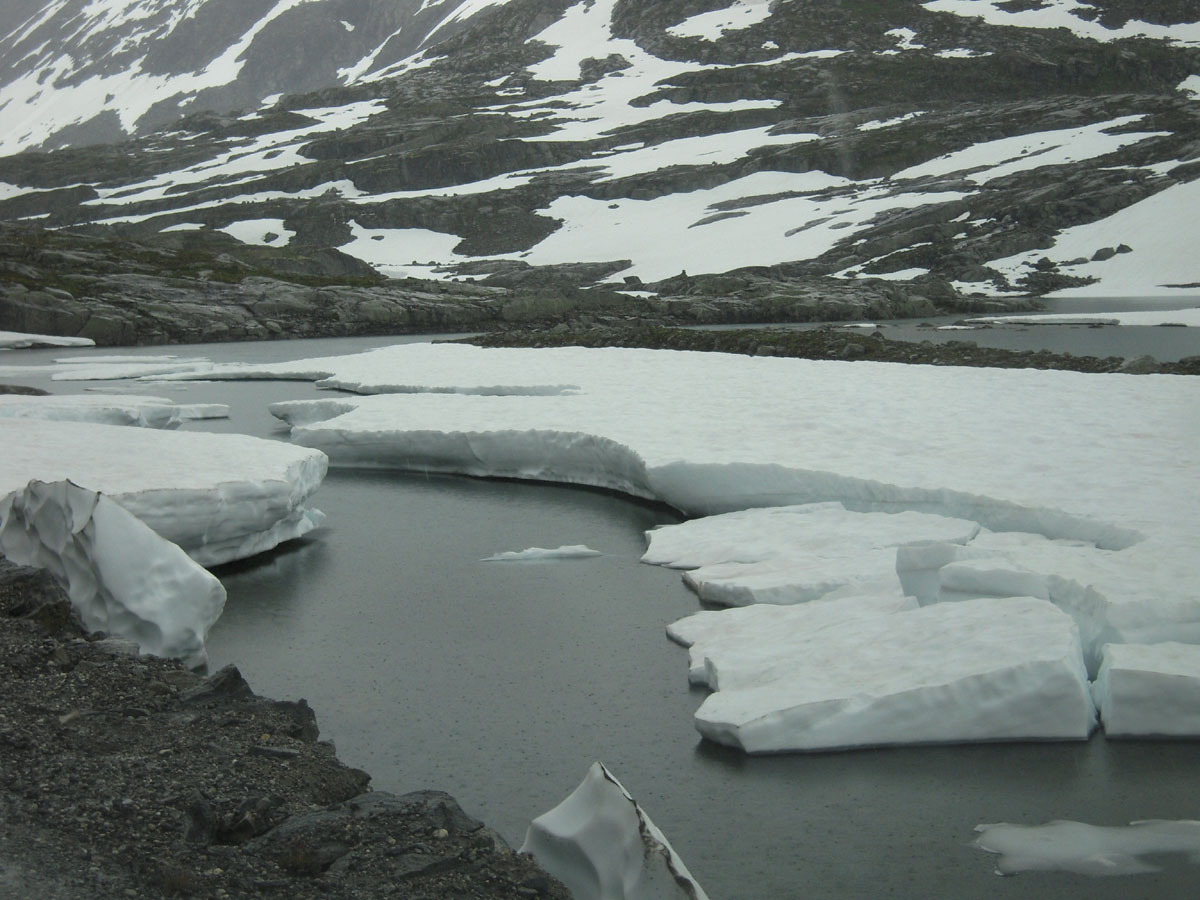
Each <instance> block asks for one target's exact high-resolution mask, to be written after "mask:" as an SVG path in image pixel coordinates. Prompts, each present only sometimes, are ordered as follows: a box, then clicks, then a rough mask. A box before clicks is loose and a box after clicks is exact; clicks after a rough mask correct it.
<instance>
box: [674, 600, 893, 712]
mask: <svg viewBox="0 0 1200 900" xmlns="http://www.w3.org/2000/svg"><path fill="white" fill-rule="evenodd" d="M916 608H917V601H916V600H915V599H914V598H912V597H905V596H903V595H902V594H901V593H900V592H899V591H887V590H876V591H874V592H872V593H861V594H855V593H851V592H847V593H846V594H844V595H841V596H836V597H833V598H829V599H825V600H823V601H819V602H814V603H803V604H799V605H790V606H778V605H776V604H772V603H756V604H753V605H751V606H746V607H740V608H738V609H728V610H721V611H719V612H717V611H713V610H705V611H703V612H698V613H695V614H693V615H690V616H688V617H687V618H686V619H680V620H679V621H677V622H673V623H672V624H670V625H668V626H667V634H668V636H670V638H671V639H672V640H673V641H676V642H677V643H679V644H682V645H683V646H685V647H687V648H688V680H689V681H690V682H692V683H693V684H702V685H705V686H706V687H709V688H712V689H713V690H716V689H717V687H718V684H717V682H718V680H719V673H720V672H721V671H733V670H735V669H737V668H738V667H739V666H741V665H742V662H741V661H742V660H745V659H749V660H750V661H752V662H753V664H754V665H756V666H759V667H761V668H763V669H765V668H766V667H768V666H770V665H772V661H773V660H778V659H780V654H781V653H782V658H783V659H786V658H787V656H788V655H789V654H790V653H791V649H790V647H789V646H788V643H787V640H786V639H785V638H783V637H782V636H784V635H789V634H804V635H808V636H810V637H815V636H816V635H818V634H819V633H820V632H821V631H823V630H824V629H826V628H833V627H837V626H840V625H842V624H844V623H846V622H856V621H859V620H861V619H871V618H878V617H880V616H889V615H892V614H894V613H899V612H906V611H908V610H913V609H916Z"/></svg>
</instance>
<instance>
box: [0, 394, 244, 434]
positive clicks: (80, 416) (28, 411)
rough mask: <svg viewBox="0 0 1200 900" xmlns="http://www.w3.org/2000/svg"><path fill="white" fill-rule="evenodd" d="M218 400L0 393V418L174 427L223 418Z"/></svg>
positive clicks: (226, 410)
mask: <svg viewBox="0 0 1200 900" xmlns="http://www.w3.org/2000/svg"><path fill="white" fill-rule="evenodd" d="M228 416H229V407H228V406H225V405H224V404H221V403H202V404H178V403H175V402H174V401H172V400H168V399H166V398H164V397H140V396H130V395H125V394H120V395H109V394H56V395H50V396H45V397H38V396H25V395H21V394H3V395H0V418H8V419H48V420H52V421H59V422H96V423H99V424H103V425H134V426H137V427H140V428H178V427H179V424H180V422H182V421H184V420H185V419H223V418H226V417H228Z"/></svg>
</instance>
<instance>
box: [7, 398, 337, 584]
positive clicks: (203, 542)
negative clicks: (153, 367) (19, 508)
mask: <svg viewBox="0 0 1200 900" xmlns="http://www.w3.org/2000/svg"><path fill="white" fill-rule="evenodd" d="M0 447H3V448H4V452H3V453H2V454H0V495H2V494H7V493H9V492H12V491H19V490H22V489H23V488H24V487H25V485H26V484H27V483H28V482H29V481H32V480H35V479H37V480H41V481H61V480H64V479H71V480H72V481H75V482H76V483H78V484H86V485H87V486H88V487H89V488H92V489H94V490H97V491H100V492H102V493H104V494H106V495H107V496H108V497H109V498H111V499H112V500H115V501H116V502H117V503H119V504H120V505H121V506H122V507H124V508H125V509H126V510H128V511H129V512H130V513H132V514H133V515H135V516H136V517H137V518H139V519H141V520H142V521H143V522H145V523H146V524H147V525H149V526H150V528H152V529H153V530H154V531H156V532H157V533H158V534H159V535H161V536H162V537H164V538H166V539H167V540H168V541H171V542H173V543H175V544H178V545H179V546H180V547H182V548H183V549H184V551H186V552H187V554H188V555H189V556H191V558H192V559H194V560H195V561H196V562H198V563H200V564H201V565H205V566H212V565H218V564H220V563H225V562H230V561H232V560H235V559H242V558H244V557H247V556H253V555H254V554H256V553H261V552H263V551H265V550H270V549H271V548H273V547H275V546H276V545H278V544H280V543H282V542H283V541H287V540H291V539H292V538H297V537H300V536H301V535H304V534H307V533H308V532H309V531H311V530H312V529H314V528H316V527H317V526H318V525H319V524H321V521H322V520H323V519H324V516H323V515H322V514H321V513H320V512H319V511H318V510H315V509H312V508H311V507H310V506H309V505H308V504H309V499H310V497H311V495H312V493H313V492H314V491H315V490H316V489H317V487H318V486H319V485H320V483H321V481H322V479H323V478H324V477H325V471H326V467H327V464H328V460H327V459H326V457H325V455H324V454H323V453H320V452H319V451H316V450H310V449H307V448H302V447H294V446H289V445H287V444H281V443H279V442H277V441H267V440H261V439H259V438H253V437H247V436H244V435H226V434H203V433H191V432H176V431H161V430H149V429H145V428H122V427H115V426H110V425H95V424H80V423H74V422H47V421H34V420H16V419H4V418H0Z"/></svg>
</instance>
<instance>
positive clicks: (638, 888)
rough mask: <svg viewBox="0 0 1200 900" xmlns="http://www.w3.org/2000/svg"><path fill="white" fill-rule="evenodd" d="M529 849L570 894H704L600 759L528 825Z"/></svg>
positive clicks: (695, 898) (606, 899) (696, 898)
mask: <svg viewBox="0 0 1200 900" xmlns="http://www.w3.org/2000/svg"><path fill="white" fill-rule="evenodd" d="M521 852H522V853H529V854H531V855H532V856H533V857H534V859H536V860H537V861H538V863H539V864H540V865H541V866H542V868H544V869H545V870H546V871H547V872H549V873H550V874H551V875H553V876H554V877H555V878H557V879H558V880H559V881H561V882H562V883H563V884H565V885H566V886H567V888H568V890H570V892H571V896H573V897H575V898H576V900H707V898H708V895H707V894H705V893H704V890H703V889H702V888H701V887H700V885H699V884H698V883H697V882H696V879H695V878H693V877H692V874H691V872H689V871H688V869H687V866H685V865H684V864H683V860H681V859H680V858H679V855H678V854H677V853H676V852H675V850H674V848H672V847H671V845H670V843H668V841H667V839H666V837H665V836H664V835H663V833H662V831H660V830H659V828H658V826H657V825H655V824H654V823H653V822H652V821H651V820H650V817H649V816H648V815H646V813H645V811H644V810H643V809H642V808H641V807H640V806H639V805H638V804H637V801H635V800H634V799H633V797H632V796H631V795H630V793H629V791H627V790H625V788H624V787H623V786H622V785H621V783H620V782H619V781H617V779H616V778H615V777H613V775H612V773H611V772H609V771H608V769H606V768H605V767H604V765H603V763H599V762H597V763H592V766H591V768H590V769H588V773H587V775H586V776H585V777H584V779H583V781H582V782H581V783H580V785H579V787H577V788H575V790H574V791H572V792H571V794H570V796H568V797H567V798H566V799H565V800H564V801H563V802H562V803H560V804H559V805H558V806H556V807H554V809H552V810H550V811H549V812H547V813H545V814H543V815H541V816H538V817H537V818H536V819H534V820H533V823H532V824H531V825H530V826H529V831H528V832H527V833H526V835H525V843H524V844H522V845H521Z"/></svg>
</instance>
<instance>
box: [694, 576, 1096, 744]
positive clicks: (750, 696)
mask: <svg viewBox="0 0 1200 900" xmlns="http://www.w3.org/2000/svg"><path fill="white" fill-rule="evenodd" d="M837 603H838V604H846V605H849V606H851V607H852V606H853V604H854V601H853V599H851V598H845V599H842V600H839V601H837ZM828 605H830V604H816V605H815V606H813V607H812V609H813V610H816V611H817V613H818V615H819V613H820V612H824V611H823V610H822V609H821V608H822V607H823V606H828ZM798 609H802V610H806V611H807V608H806V607H798ZM740 612H743V610H726V611H724V612H721V613H717V614H716V615H730V614H734V613H740ZM709 624H710V627H711V623H709ZM808 624H809V623H807V622H804V621H793V622H791V623H789V624H788V627H786V628H777V629H775V630H774V631H773V632H771V633H762V632H759V633H757V634H754V635H753V637H749V638H748V639H746V640H743V641H738V642H737V643H735V644H733V646H731V647H730V646H728V645H727V650H726V655H722V654H719V653H715V652H714V653H713V654H712V655H708V654H707V653H706V654H705V671H706V681H707V682H708V683H709V685H710V686H712V687H714V688H715V689H716V693H713V694H711V695H709V697H708V698H707V699H706V700H705V701H704V703H702V704H701V705H700V708H699V709H698V710H697V711H696V727H697V728H698V729H699V730H700V733H701V734H703V735H704V736H705V737H707V738H709V739H711V740H714V741H716V742H718V743H722V744H728V745H730V746H733V747H737V748H740V749H742V750H744V751H746V752H748V753H778V752H783V751H791V750H831V749H838V748H844V747H861V746H875V745H889V744H910V743H952V742H963V741H996V740H1023V739H1032V740H1071V739H1074V740H1083V739H1086V738H1087V737H1088V736H1089V735H1090V734H1091V732H1092V729H1093V727H1094V725H1095V721H1096V712H1095V707H1094V706H1093V703H1092V698H1091V694H1090V693H1089V690H1088V681H1087V672H1086V671H1085V669H1084V666H1083V659H1082V656H1081V653H1080V646H1079V632H1078V629H1077V628H1076V627H1075V624H1074V622H1073V621H1072V620H1071V618H1070V617H1069V616H1067V615H1066V614H1065V613H1064V612H1062V611H1061V610H1059V609H1058V608H1057V607H1055V606H1054V605H1053V604H1051V603H1048V602H1046V601H1044V600H1037V599H1034V598H1030V597H1010V598H1005V599H984V600H970V601H966V602H963V603H946V604H936V605H934V606H926V607H921V608H919V609H911V610H902V611H899V612H894V613H892V614H890V615H863V616H861V617H859V618H843V619H841V620H840V621H837V622H834V623H829V622H825V623H822V624H823V625H824V627H817V628H813V629H810V628H808V627H806V626H807V625H808ZM681 627H682V628H683V629H684V630H686V627H687V626H686V625H684V626H681Z"/></svg>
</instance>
